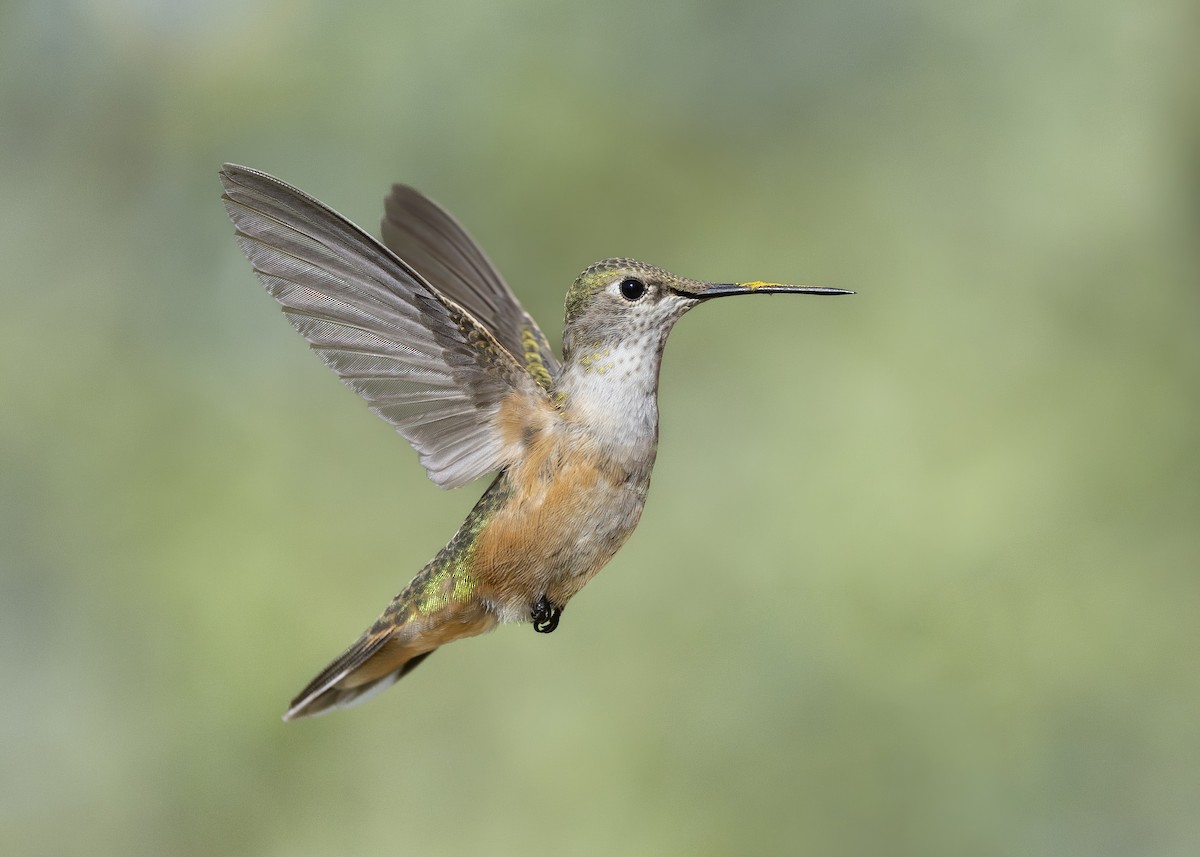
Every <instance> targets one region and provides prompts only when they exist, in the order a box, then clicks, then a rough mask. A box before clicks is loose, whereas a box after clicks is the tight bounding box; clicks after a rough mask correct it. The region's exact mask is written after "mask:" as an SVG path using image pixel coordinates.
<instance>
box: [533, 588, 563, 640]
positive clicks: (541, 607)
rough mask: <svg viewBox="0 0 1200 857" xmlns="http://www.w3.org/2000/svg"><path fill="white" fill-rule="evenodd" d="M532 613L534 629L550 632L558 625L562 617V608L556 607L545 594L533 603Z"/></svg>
mask: <svg viewBox="0 0 1200 857" xmlns="http://www.w3.org/2000/svg"><path fill="white" fill-rule="evenodd" d="M532 615H533V630H535V631H537V632H538V633H539V634H549V633H550V632H551V631H553V630H554V629H555V628H557V627H558V620H559V619H560V618H562V608H561V607H555V606H554V605H553V604H551V603H550V602H549V601H548V600H547V599H546V596H545V595H543V596H542V597H541V598H539V599H538V600H537V602H536V603H535V604H534V605H533V614H532Z"/></svg>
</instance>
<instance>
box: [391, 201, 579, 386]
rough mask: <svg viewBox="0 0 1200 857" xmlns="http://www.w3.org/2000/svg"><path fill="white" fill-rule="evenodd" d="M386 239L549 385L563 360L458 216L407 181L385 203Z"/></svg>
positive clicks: (539, 379) (402, 257)
mask: <svg viewBox="0 0 1200 857" xmlns="http://www.w3.org/2000/svg"><path fill="white" fill-rule="evenodd" d="M384 206H385V211H386V214H385V216H384V218H383V223H382V224H381V230H382V235H383V242H384V244H386V245H387V246H388V247H389V248H390V249H391V250H392V251H393V252H394V253H395V254H396V255H397V256H399V257H400V258H401V259H403V260H404V261H405V262H407V263H408V264H409V265H411V266H412V267H413V269H414V270H416V271H418V272H420V274H421V276H423V277H425V279H426V280H428V281H429V283H430V284H432V285H433V286H434V288H436V289H437V290H438V291H439V292H441V293H442V294H444V295H446V297H448V298H449V299H450V300H452V301H454V302H455V303H457V304H458V305H460V306H462V307H463V308H464V309H466V310H467V312H469V313H471V315H473V316H475V318H478V319H480V320H481V321H482V322H484V323H485V324H486V325H487V327H488V329H490V330H491V331H492V332H493V333H494V334H495V335H496V339H497V340H498V341H499V342H500V344H501V345H503V346H504V347H505V348H506V349H507V350H508V351H509V353H510V354H513V355H515V356H516V357H517V358H518V359H519V360H520V361H521V362H522V363H523V364H524V365H525V367H526V369H527V370H529V371H530V372H531V373H532V374H533V376H534V377H535V379H537V381H538V383H539V384H541V385H542V386H544V387H545V388H546V389H549V388H550V386H551V385H552V383H553V380H554V379H555V378H557V377H558V372H559V362H558V358H557V357H555V355H554V351H553V350H552V349H551V348H550V344H549V342H547V340H546V335H545V334H544V333H542V331H541V329H539V328H538V326H537V323H536V322H535V321H534V320H533V317H532V316H531V315H529V313H527V312H526V311H525V308H524V307H522V306H521V302H520V301H519V300H517V296H516V295H515V294H514V293H513V290H512V289H510V288H509V287H508V284H507V283H506V282H505V281H504V278H503V277H501V276H500V272H499V271H497V270H496V267H495V265H493V264H492V262H491V260H490V259H489V258H488V256H487V253H485V252H484V251H483V248H482V247H480V246H479V244H478V243H477V242H476V241H475V239H474V238H472V237H471V235H470V233H468V232H467V230H466V229H465V228H464V227H463V225H462V224H461V223H459V222H458V220H457V219H455V217H454V216H453V215H452V214H450V212H448V211H446V210H445V209H444V208H442V207H441V206H440V205H438V204H437V203H436V202H434V201H433V200H431V199H430V198H429V197H427V196H425V195H424V194H422V193H421V192H420V191H418V190H417V189H415V188H412V187H409V186H408V185H402V184H398V185H393V187H392V192H391V194H390V195H389V196H388V198H387V200H386V201H385V203H384Z"/></svg>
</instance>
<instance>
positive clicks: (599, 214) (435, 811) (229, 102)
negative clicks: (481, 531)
mask: <svg viewBox="0 0 1200 857" xmlns="http://www.w3.org/2000/svg"><path fill="white" fill-rule="evenodd" d="M1197 24H1198V16H1197V14H1196V9H1195V6H1194V5H1193V4H1191V3H1189V2H1186V0H1174V2H1172V0H1164V2H1153V3H1136V4H1134V3H1120V2H1115V0H1114V2H1092V0H1089V2H1059V3H1051V4H1029V3H1022V2H1015V0H998V2H992V3H987V4H961V3H955V2H949V0H919V2H914V3H905V4H897V3H890V2H854V3H838V2H826V0H821V2H816V3H806V4H766V3H764V4H747V3H734V2H701V3H682V2H675V3H655V4H644V3H638V2H630V1H629V0H609V2H607V3H602V4H562V3H551V2H534V0H527V2H508V0H504V1H503V2H483V1H482V0H473V1H469V2H440V3H411V4H396V3H385V2H368V3H361V4H353V5H347V4H342V3H334V2H322V0H306V2H291V0H238V2H228V1H227V0H226V2H213V3H207V4H199V3H195V4H184V3H177V2H174V0H103V2H102V0H76V2H33V0H24V2H23V0H17V2H10V3H7V4H5V5H4V6H3V7H2V8H0V175H2V176H3V194H2V198H0V218H2V221H0V225H2V228H0V254H2V258H3V261H4V275H3V278H2V279H0V290H2V299H0V384H2V389H0V528H2V532H0V564H2V567H0V682H2V686H3V702H2V703H0V742H2V744H0V769H2V771H3V774H2V775H0V841H2V842H3V843H4V844H3V846H2V850H3V851H4V853H5V854H12V855H62V854H87V855H133V854H137V855H142V854H145V855H163V854H171V855H202V854H203V855H210V854H222V855H288V857H296V855H310V854H311V855H332V854H414V855H416V854H472V853H487V854H497V855H506V854H522V855H526V854H530V853H546V854H556V855H557V854H562V855H595V854H630V855H676V854H678V855H728V854H747V853H764V854H846V855H879V854H888V855H942V854H944V855H962V854H971V855H1031V854H1046V855H1049V854H1053V855H1068V854H1070V855H1076V854H1077V855H1130V854H1138V855H1194V854H1196V853H1198V852H1200V812H1198V811H1197V808H1198V807H1200V662H1198V656H1200V621H1198V616H1197V613H1198V611H1197V607H1198V606H1200V600H1198V599H1200V581H1198V572H1200V460H1198V449H1197V433H1198V429H1200V403H1198V401H1197V394H1198V392H1200V387H1198V382H1200V338H1198V336H1197V327H1198V322H1200V312H1198V311H1200V291H1198V286H1200V276H1198V270H1200V258H1198V257H1200V250H1198V248H1200V241H1198V240H1197V239H1198V236H1200V231H1198V226H1200V168H1198V164H1200V159H1198V157H1197V156H1198V151H1200V87H1198V86H1197V72H1198V60H1197V57H1198V56H1200V54H1198V53H1197V51H1196V48H1195V43H1196V40H1195V34H1196V32H1197ZM225 160H229V161H235V162H240V163H244V164H247V165H250V166H254V167H257V168H260V169H264V170H267V171H269V172H272V173H274V174H276V175H279V176H280V177H282V178H284V179H286V180H288V181H290V182H292V183H294V184H297V185H299V186H300V187H302V188H304V189H305V190H307V191H309V192H310V193H312V194H314V195H316V196H317V197H318V198H320V199H322V200H325V201H326V202H328V203H329V204H331V205H332V206H334V207H335V208H337V209H338V210H340V211H341V212H343V213H344V214H346V215H347V216H349V217H351V218H352V219H354V220H355V221H357V222H359V223H361V224H363V225H364V226H367V227H369V228H371V229H372V231H374V228H375V225H376V224H377V222H378V218H379V215H380V212H381V201H382V197H383V195H384V193H385V192H386V189H387V187H388V186H389V184H390V183H391V182H392V181H396V180H403V181H406V182H409V183H412V184H414V185H416V186H418V187H420V188H422V189H424V190H425V191H426V192H427V193H429V194H431V195H432V196H434V197H435V198H436V199H438V200H440V201H441V202H443V203H444V204H445V205H446V206H447V207H448V208H450V209H451V210H452V211H453V212H455V213H456V214H457V215H458V217H459V218H460V219H462V220H463V221H464V222H465V223H466V224H468V226H469V228H470V229H471V230H472V231H473V232H474V233H475V235H476V236H477V237H478V238H479V239H480V240H481V242H482V243H483V244H484V246H486V247H487V248H488V250H489V252H490V253H491V255H492V256H493V258H494V260H495V261H496V262H497V264H498V265H499V267H500V268H501V270H503V271H504V272H505V273H506V275H507V277H508V278H509V280H510V281H511V282H512V283H513V284H514V286H515V287H516V289H517V291H518V292H519V293H520V295H521V297H522V300H523V301H524V302H525V304H526V306H527V307H528V308H529V309H530V310H531V311H532V312H533V313H534V314H535V315H536V316H537V317H538V318H540V319H541V320H542V321H543V326H544V327H545V328H546V330H547V332H548V333H549V334H550V335H551V337H552V338H555V339H557V335H558V331H559V329H560V319H561V317H562V309H561V305H562V304H561V302H562V296H563V294H564V292H565V290H566V288H567V286H568V284H569V283H570V282H571V280H572V279H573V278H574V276H575V275H576V273H577V272H578V271H580V270H581V269H582V268H584V267H585V266H586V265H588V264H589V263H591V262H592V261H594V260H595V259H598V258H602V257H604V256H609V255H633V256H637V257H641V258H645V259H647V260H649V261H653V262H656V263H658V264H661V265H663V266H665V267H668V268H670V269H673V270H676V271H679V272H680V273H684V274H688V275H691V276H696V277H702V278H706V279H712V280H730V279H759V278H761V279H781V280H800V281H806V282H814V283H822V284H827V285H835V286H841V287H846V288H853V289H856V290H857V291H858V295H857V296H855V297H853V298H841V299H838V300H836V301H832V300H816V299H811V298H806V299H785V298H768V299H755V300H750V299H746V300H743V301H729V302H724V303H720V304H713V305H710V306H706V307H704V308H703V309H701V310H700V311H697V312H695V313H693V314H692V315H690V316H688V318H687V319H685V320H684V322H683V323H682V324H681V325H680V327H679V328H678V329H677V330H676V332H675V334H674V335H673V337H672V341H671V343H670V346H669V348H668V350H667V358H666V363H665V366H664V369H663V374H662V396H661V404H662V447H661V452H660V456H659V463H658V467H657V471H656V474H655V483H654V486H653V489H652V491H651V499H650V503H649V507H648V509H647V511H646V514H645V517H644V518H643V522H642V526H641V528H640V530H639V531H638V533H637V534H636V535H635V536H634V538H633V539H632V540H631V542H630V543H629V545H628V546H627V547H626V548H625V549H624V550H623V551H622V552H621V554H620V555H619V556H618V557H617V559H616V560H615V561H614V562H613V563H612V564H611V566H610V567H609V568H608V569H607V570H606V571H605V572H604V573H603V574H602V575H601V576H600V577H599V578H598V579H597V580H596V581H595V582H594V583H593V584H592V585H591V586H590V587H589V588H588V589H587V590H585V592H584V593H583V594H582V595H581V596H580V597H579V598H577V599H576V600H575V601H574V602H573V603H572V604H571V608H570V610H569V611H568V612H567V614H566V617H565V621H564V623H563V626H562V627H561V628H560V630H559V632H558V633H556V634H554V635H553V636H551V637H541V636H540V635H535V634H533V633H532V632H531V631H530V630H529V629H528V628H503V629H501V630H500V631H499V632H497V633H495V634H493V635H491V636H490V637H488V638H486V639H483V640H478V641H470V642H466V643H460V644H458V645H455V646H452V647H449V648H447V649H444V650H442V651H441V652H439V653H438V655H437V657H436V658H433V659H431V661H430V662H429V663H428V664H427V665H426V666H423V667H422V668H421V669H420V670H418V671H417V672H415V673H414V674H413V675H412V676H411V677H409V678H407V679H406V680H405V681H404V682H403V683H402V684H401V685H399V686H397V687H396V688H394V689H392V690H390V691H388V693H387V694H385V695H384V696H382V697H380V698H379V699H377V700H375V701H374V702H372V703H370V704H369V705H367V706H364V707H362V708H359V709H355V710H352V711H349V712H344V713H340V714H338V715H335V716H332V717H328V718H324V719H320V720H316V721H307V722H300V723H296V724H289V725H285V724H283V723H281V722H280V720H279V715H280V713H281V712H282V710H283V707H284V705H285V703H286V702H287V700H288V699H289V698H290V697H291V696H292V694H293V693H294V692H295V691H297V690H298V689H299V688H300V687H301V686H302V685H303V684H304V683H305V682H307V681H308V679H309V678H310V677H311V676H312V675H313V674H314V673H315V671H316V670H317V669H319V668H320V667H321V666H323V665H324V663H325V662H326V661H327V660H328V659H329V658H331V657H332V656H333V655H335V654H336V653H337V652H338V651H340V650H341V648H342V647H343V646H344V645H346V644H348V643H349V642H350V641H351V640H352V639H353V638H354V637H355V636H356V635H357V634H358V633H359V631H361V630H362V628H363V627H365V626H366V624H367V623H368V622H369V621H370V620H371V619H373V618H374V616H375V615H376V613H377V612H378V610H379V609H381V608H382V607H383V606H384V604H385V603H386V602H387V600H388V599H389V598H390V597H391V596H392V595H393V594H394V593H395V592H396V591H398V590H399V589H400V588H401V587H402V586H403V584H404V583H405V582H407V580H408V579H409V577H410V576H411V575H412V574H413V573H414V572H415V571H416V570H417V569H419V568H420V567H421V566H422V565H423V564H424V563H425V562H426V561H427V560H428V559H429V557H431V556H432V555H433V553H434V552H435V551H436V550H437V549H438V548H439V547H440V546H441V545H442V544H443V543H444V542H445V541H446V540H447V539H448V538H449V536H450V535H451V533H452V532H453V530H454V528H455V527H456V526H457V524H458V523H459V521H460V520H461V518H462V516H463V515H464V514H465V512H466V511H467V509H468V508H469V507H470V506H471V505H472V504H473V502H474V500H475V498H476V497H477V496H478V493H479V491H480V490H481V488H482V485H477V486H471V487H468V488H465V489H462V490H460V491H456V492H439V491H438V490H436V489H435V488H434V487H433V486H432V485H431V484H430V483H429V482H428V481H427V480H426V479H425V478H424V475H423V472H422V471H421V469H420V467H419V466H418V464H417V462H416V457H415V455H413V454H412V452H411V450H409V449H408V448H407V446H406V445H405V444H404V443H403V442H401V441H400V440H399V439H398V438H396V437H395V436H394V435H393V434H392V432H391V431H390V430H389V429H388V427H387V426H386V425H385V424H384V423H382V422H380V421H379V420H377V419H375V418H374V417H373V416H371V414H370V413H369V412H368V411H367V410H366V408H365V407H363V406H362V405H361V403H360V402H359V401H358V400H357V399H356V397H355V396H354V395H353V394H352V393H350V392H349V391H347V390H346V389H344V388H343V387H342V386H341V385H339V384H338V383H337V382H336V381H335V379H334V377H333V376H332V375H331V374H330V373H329V372H328V371H326V370H325V369H324V368H323V367H322V366H321V365H320V363H319V361H317V360H316V359H315V358H313V357H312V356H310V355H308V354H306V353H305V351H306V349H305V347H304V345H303V342H302V341H301V340H300V338H299V337H297V336H296V335H295V333H293V332H292V330H291V329H290V328H289V326H288V325H287V324H286V323H285V321H284V319H283V318H282V317H280V315H279V313H278V311H277V309H276V308H275V305H274V303H273V302H272V301H271V300H270V299H269V298H268V297H267V296H266V295H265V294H263V293H262V290H261V289H260V288H259V286H258V284H257V282H256V280H255V279H254V278H253V277H252V275H251V273H250V270H249V267H248V265H247V264H246V262H245V260H244V259H243V258H242V256H241V254H240V253H239V252H238V250H237V247H236V246H235V244H234V241H233V238H232V235H231V227H230V225H229V223H228V222H227V220H226V218H225V216H224V214H223V212H222V209H221V206H220V203H219V201H218V196H219V189H218V182H217V178H216V171H217V168H218V166H219V165H220V163H221V162H222V161H225Z"/></svg>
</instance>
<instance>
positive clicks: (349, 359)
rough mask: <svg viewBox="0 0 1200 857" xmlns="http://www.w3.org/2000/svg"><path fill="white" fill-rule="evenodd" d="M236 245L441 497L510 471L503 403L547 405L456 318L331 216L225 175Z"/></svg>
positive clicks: (450, 304)
mask: <svg viewBox="0 0 1200 857" xmlns="http://www.w3.org/2000/svg"><path fill="white" fill-rule="evenodd" d="M221 182H222V184H223V185H224V187H225V193H224V194H223V196H222V199H223V201H224V203H225V210H226V211H227V212H228V213H229V217H230V218H231V219H232V220H233V223H234V226H235V228H236V231H237V238H238V243H239V244H240V245H241V247H242V251H243V252H244V253H245V254H246V257H247V258H248V259H249V260H250V264H251V265H252V266H253V267H254V271H255V273H257V274H258V277H259V279H260V280H262V283H263V285H264V286H266V289H267V291H268V292H270V293H271V295H272V297H274V298H275V299H276V300H277V301H279V303H280V304H282V305H283V312H284V315H286V316H287V318H288V320H289V321H290V322H291V323H292V326H293V327H295V328H296V330H298V331H299V332H300V333H301V334H302V335H303V336H304V338H305V339H307V340H308V341H309V344H310V345H311V346H312V348H313V350H315V351H316V352H317V354H319V355H320V357H321V359H322V360H324V361H325V363H326V364H328V365H329V366H330V368H332V369H333V371H335V372H336V373H337V374H338V375H339V376H340V377H341V379H342V380H343V381H344V382H345V383H346V384H348V385H349V386H350V387H352V388H353V389H354V390H356V391H357V392H358V393H359V394H360V395H361V396H362V397H363V398H365V399H366V400H367V402H368V403H370V406H371V410H373V411H374V412H375V413H377V414H379V416H381V417H383V418H384V419H385V420H387V421H388V422H389V423H391V424H392V425H393V426H395V427H396V430H397V431H398V432H399V433H400V434H401V435H403V436H404V437H405V438H406V439H407V440H408V442H409V443H411V444H412V445H413V447H414V448H415V449H416V450H417V452H418V453H419V455H420V459H421V463H422V464H423V465H424V466H425V469H426V470H427V471H428V473H429V478H430V479H432V480H433V481H434V482H435V483H437V484H438V485H439V486H441V487H442V488H454V487H457V486H459V485H463V484H465V483H467V482H469V481H471V480H472V479H475V478H476V477H479V476H482V475H483V474H485V473H488V472H490V471H492V470H496V469H499V468H502V467H504V466H506V465H507V464H508V463H510V461H509V459H510V458H511V455H512V454H513V453H512V452H511V451H508V450H507V449H506V444H505V442H504V440H503V437H502V436H501V431H500V430H499V428H498V426H497V424H496V418H497V413H498V412H499V410H500V406H501V404H502V403H503V401H504V400H505V398H506V397H509V396H514V395H516V396H535V397H538V398H545V396H546V394H545V393H544V392H543V391H542V389H541V388H540V387H539V386H538V385H537V383H536V382H535V381H534V379H533V377H532V376H531V375H530V374H529V372H527V371H526V370H525V368H524V367H523V366H522V365H521V364H520V363H519V362H518V361H517V360H516V358H514V357H513V356H512V354H511V353H510V352H509V351H508V350H507V349H506V348H505V347H504V346H503V345H502V344H501V343H500V342H498V341H497V340H496V337H495V336H493V335H492V334H491V333H490V332H488V330H487V329H486V328H484V327H483V325H481V324H480V323H479V322H478V321H477V320H476V319H475V318H474V317H473V316H472V314H471V313H470V312H468V311H467V310H466V309H465V308H464V307H463V306H461V305H460V304H458V303H456V302H455V301H453V300H449V299H448V298H446V297H445V296H443V295H441V294H439V293H438V292H437V291H436V290H435V289H433V288H431V287H430V285H429V283H428V282H427V281H426V280H425V279H424V278H423V277H422V276H421V275H420V274H418V273H416V272H415V271H414V270H413V269H412V268H411V267H410V266H409V265H408V264H406V263H405V262H403V261H401V260H400V259H398V258H397V257H396V256H395V254H393V253H392V252H391V251H390V250H388V249H387V248H386V247H384V246H383V245H381V244H380V243H379V242H378V241H376V240H375V239H374V238H372V237H371V236H370V235H368V234H367V233H366V232H364V231H362V230H361V229H359V228H358V227H357V226H355V225H354V224H353V223H351V222H350V221H348V220H346V219H345V218H344V217H342V216H341V215H339V214H337V213H336V212H335V211H333V210H332V209H330V208H328V207H327V206H325V205H323V204H322V203H320V202H317V201H316V200H315V199H313V198H312V197H310V196H308V195H307V194H305V193H302V192H301V191H299V190H297V189H295V188H294V187H291V186H290V185H288V184H285V183H284V182H281V181H279V180H278V179H275V178H272V177H271V176H269V175H266V174H265V173H260V172H257V171H255V170H250V169H247V168H245V167H239V166H235V165H232V164H226V165H225V167H224V168H223V169H222V170H221Z"/></svg>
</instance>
